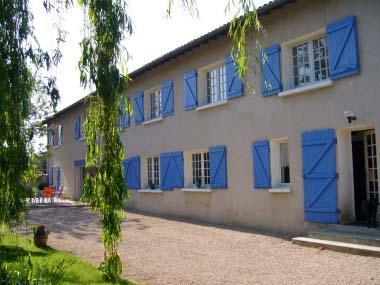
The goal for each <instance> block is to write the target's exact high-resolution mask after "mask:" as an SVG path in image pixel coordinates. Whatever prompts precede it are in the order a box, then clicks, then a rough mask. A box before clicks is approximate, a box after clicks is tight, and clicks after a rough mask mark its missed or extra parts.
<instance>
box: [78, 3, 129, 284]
mask: <svg viewBox="0 0 380 285" xmlns="http://www.w3.org/2000/svg"><path fill="white" fill-rule="evenodd" d="M78 2H79V4H80V5H81V6H82V7H83V8H84V10H85V15H86V16H87V17H86V23H85V25H86V34H87V35H86V36H85V38H84V39H83V41H82V43H81V48H82V56H81V59H80V62H79V67H80V74H81V83H82V84H83V85H88V84H91V85H92V86H95V88H96V91H95V92H94V94H93V95H92V96H90V99H89V110H88V114H87V118H86V122H85V135H86V139H87V156H86V167H87V169H88V170H89V172H90V173H89V175H87V176H86V178H85V181H84V193H83V200H85V201H87V202H89V203H90V205H91V206H92V208H93V210H95V211H98V212H100V214H101V226H102V228H103V236H102V238H103V244H104V248H105V254H104V261H103V263H102V265H101V269H102V270H103V275H104V278H105V279H106V280H108V281H113V282H115V281H117V280H119V276H120V273H121V271H122V264H121V262H120V257H119V256H118V253H117V246H118V243H119V241H120V239H121V222H122V219H123V214H124V211H123V210H124V204H125V200H126V198H127V189H126V188H125V186H124V178H123V177H124V176H123V169H122V160H123V159H124V151H123V146H122V144H121V141H120V137H119V132H118V125H117V121H118V116H119V115H120V114H119V112H120V111H119V110H120V108H119V106H120V102H121V98H122V94H123V91H124V88H125V85H126V81H127V77H126V76H125V75H123V74H122V73H121V72H120V70H119V68H118V64H119V59H120V58H121V53H120V52H121V51H122V50H123V48H122V47H121V45H120V43H121V41H122V40H123V39H124V37H125V35H126V33H128V34H130V33H131V32H132V26H131V22H130V18H129V16H128V14H127V10H126V3H125V1H124V0H102V1H98V0H79V1H78Z"/></svg>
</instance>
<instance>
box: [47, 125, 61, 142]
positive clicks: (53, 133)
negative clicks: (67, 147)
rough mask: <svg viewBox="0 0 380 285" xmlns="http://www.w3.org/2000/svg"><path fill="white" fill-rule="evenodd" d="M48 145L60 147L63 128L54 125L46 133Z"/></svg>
mask: <svg viewBox="0 0 380 285" xmlns="http://www.w3.org/2000/svg"><path fill="white" fill-rule="evenodd" d="M48 140H49V145H51V146H60V145H62V143H63V126H62V125H56V126H53V127H52V128H50V129H49V131H48Z"/></svg>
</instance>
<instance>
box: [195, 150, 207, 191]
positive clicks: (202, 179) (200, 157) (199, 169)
mask: <svg viewBox="0 0 380 285" xmlns="http://www.w3.org/2000/svg"><path fill="white" fill-rule="evenodd" d="M191 165H192V185H193V186H197V187H198V188H199V187H209V186H210V161H209V153H208V151H205V152H196V153H193V154H192V155H191Z"/></svg>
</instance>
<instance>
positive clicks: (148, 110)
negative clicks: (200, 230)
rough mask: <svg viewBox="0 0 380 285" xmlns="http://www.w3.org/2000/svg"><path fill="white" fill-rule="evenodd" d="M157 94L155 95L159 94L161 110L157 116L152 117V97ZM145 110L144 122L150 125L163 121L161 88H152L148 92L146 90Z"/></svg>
mask: <svg viewBox="0 0 380 285" xmlns="http://www.w3.org/2000/svg"><path fill="white" fill-rule="evenodd" d="M153 93H155V94H157V93H158V94H159V98H160V99H159V101H158V102H159V106H158V107H159V109H158V112H157V114H156V115H157V116H152V97H151V95H152V94H153ZM143 104H144V110H146V112H145V114H144V117H145V118H144V122H147V123H148V124H149V122H155V121H160V120H161V119H162V106H161V104H162V94H161V86H155V87H153V88H150V89H148V90H145V91H144V103H143Z"/></svg>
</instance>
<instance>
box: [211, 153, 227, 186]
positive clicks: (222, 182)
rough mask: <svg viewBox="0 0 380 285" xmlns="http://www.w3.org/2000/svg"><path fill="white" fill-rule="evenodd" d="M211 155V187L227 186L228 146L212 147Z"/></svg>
mask: <svg viewBox="0 0 380 285" xmlns="http://www.w3.org/2000/svg"><path fill="white" fill-rule="evenodd" d="M209 156H210V157H209V159H210V186H211V188H227V159H226V147H225V146H213V147H210V149H209Z"/></svg>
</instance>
